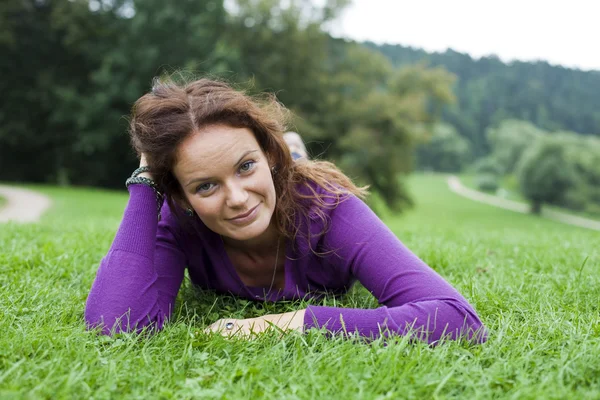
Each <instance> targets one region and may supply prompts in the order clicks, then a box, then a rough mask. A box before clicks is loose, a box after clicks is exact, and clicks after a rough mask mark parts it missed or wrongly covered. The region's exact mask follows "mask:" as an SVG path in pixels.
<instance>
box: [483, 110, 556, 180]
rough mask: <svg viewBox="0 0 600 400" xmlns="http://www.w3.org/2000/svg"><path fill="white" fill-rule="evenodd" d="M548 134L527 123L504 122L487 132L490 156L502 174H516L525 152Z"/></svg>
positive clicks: (517, 121)
mask: <svg viewBox="0 0 600 400" xmlns="http://www.w3.org/2000/svg"><path fill="white" fill-rule="evenodd" d="M545 133H546V132H545V131H543V130H541V129H538V128H536V127H535V126H534V125H533V124H531V123H530V122H527V121H519V120H504V121H502V122H501V123H500V124H499V126H498V127H496V128H493V127H492V128H489V129H487V131H486V136H487V142H488V144H489V145H490V147H491V152H490V156H491V157H493V158H494V160H495V161H496V163H497V164H498V165H499V166H500V168H501V174H502V175H505V174H511V173H513V172H514V170H515V168H516V166H517V163H518V162H519V160H520V159H521V156H522V154H523V152H524V151H525V150H526V149H527V147H529V146H530V145H531V144H532V143H534V142H535V141H536V140H537V139H538V138H539V137H540V136H542V135H544V134H545Z"/></svg>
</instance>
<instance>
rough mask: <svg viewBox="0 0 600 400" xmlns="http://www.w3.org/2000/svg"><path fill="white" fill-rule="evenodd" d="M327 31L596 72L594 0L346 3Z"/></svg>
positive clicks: (598, 26)
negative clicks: (540, 61) (545, 62)
mask: <svg viewBox="0 0 600 400" xmlns="http://www.w3.org/2000/svg"><path fill="white" fill-rule="evenodd" d="M330 31H331V33H332V34H333V35H334V36H345V37H349V38H352V39H355V40H360V41H362V40H371V41H374V42H377V43H384V42H387V43H393V44H396V43H397V44H402V45H408V46H413V47H420V48H423V49H425V50H427V51H444V50H446V49H447V48H449V47H450V48H452V49H454V50H456V51H460V52H463V53H468V54H470V55H471V56H473V57H477V58H478V57H481V56H484V55H489V54H492V53H493V54H496V55H498V56H499V57H500V58H501V59H502V60H504V61H510V60H514V59H518V60H523V61H530V60H539V59H541V60H546V61H548V62H549V63H551V64H560V65H564V66H567V67H575V68H580V69H583V70H590V69H597V70H600V1H598V0H566V1H565V0H545V1H541V0H495V1H491V0H479V1H476V0H410V1H407V0H353V5H351V6H349V7H348V9H347V10H346V11H345V12H344V13H343V14H342V16H341V18H340V19H339V20H338V21H336V23H335V25H334V26H332V27H331V29H330Z"/></svg>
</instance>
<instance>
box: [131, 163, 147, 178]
mask: <svg viewBox="0 0 600 400" xmlns="http://www.w3.org/2000/svg"><path fill="white" fill-rule="evenodd" d="M143 172H150V167H149V166H147V165H144V166H143V167H139V168H138V169H136V170H135V171H133V173H132V174H131V177H132V178H135V177H136V176H138V175H139V174H141V173H143Z"/></svg>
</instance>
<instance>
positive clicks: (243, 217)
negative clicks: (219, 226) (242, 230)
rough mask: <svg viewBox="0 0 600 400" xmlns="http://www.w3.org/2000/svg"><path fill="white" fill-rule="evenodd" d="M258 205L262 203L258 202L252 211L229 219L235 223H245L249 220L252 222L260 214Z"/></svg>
mask: <svg viewBox="0 0 600 400" xmlns="http://www.w3.org/2000/svg"><path fill="white" fill-rule="evenodd" d="M258 206H260V204H257V205H256V206H255V207H254V208H253V209H251V210H250V211H248V212H245V213H243V214H240V215H238V216H236V217H233V218H231V219H229V220H228V221H229V222H231V223H232V224H235V225H245V224H247V223H248V222H252V221H253V220H254V219H255V218H256V216H257V215H258Z"/></svg>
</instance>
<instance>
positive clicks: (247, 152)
mask: <svg viewBox="0 0 600 400" xmlns="http://www.w3.org/2000/svg"><path fill="white" fill-rule="evenodd" d="M257 151H258V150H248V151H246V152H244V154H242V156H241V157H240V159H239V160H238V161H237V162H236V163H235V164H234V166H238V165H239V164H240V163H241V162H242V160H243V159H244V158H246V157H248V154H252V153H256V152H257ZM210 179H212V177H198V178H193V179H190V180H189V181H188V183H186V184H185V186H186V187H187V186H190V185H191V184H192V183H195V182H201V181H208V180H210Z"/></svg>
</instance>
